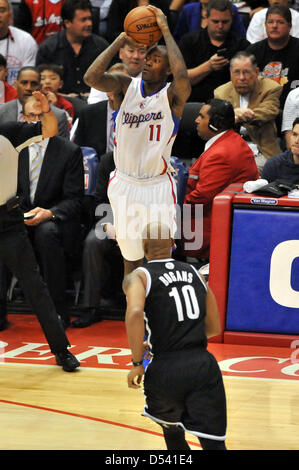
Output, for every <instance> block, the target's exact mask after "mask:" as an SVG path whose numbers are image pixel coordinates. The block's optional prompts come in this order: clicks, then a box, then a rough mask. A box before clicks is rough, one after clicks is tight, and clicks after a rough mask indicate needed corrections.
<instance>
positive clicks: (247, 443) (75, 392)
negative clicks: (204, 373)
mask: <svg viewBox="0 0 299 470" xmlns="http://www.w3.org/2000/svg"><path fill="white" fill-rule="evenodd" d="M9 322H10V327H9V328H8V329H7V330H5V331H3V332H0V416H1V426H0V449H1V450H165V444H164V440H163V437H162V433H161V431H160V427H159V426H158V425H157V424H155V423H153V422H152V421H151V420H149V419H148V418H144V417H142V416H141V413H142V410H143V405H144V398H143V392H142V389H139V390H138V391H135V390H132V389H129V388H128V387H127V383H126V375H127V371H128V370H129V369H130V365H129V364H130V360H131V354H130V350H129V348H128V343H127V338H126V332H125V326H124V322H122V321H114V320H104V321H103V322H100V323H97V324H95V325H92V326H90V327H88V328H84V329H72V328H70V329H68V330H67V334H68V337H69V340H70V342H71V345H72V347H71V351H72V352H73V353H74V354H75V355H76V356H77V357H78V359H79V360H80V361H81V367H80V369H79V370H78V371H76V372H74V373H66V372H63V371H62V369H61V368H60V367H58V366H56V365H55V359H54V357H53V355H52V354H51V352H50V351H49V347H48V345H47V343H46V341H45V339H44V337H43V334H42V332H41V330H40V327H39V324H38V322H37V321H36V319H35V317H33V316H32V315H30V314H29V315H24V314H15V315H14V314H10V315H9ZM209 350H210V351H211V352H212V353H213V354H214V355H215V356H216V358H217V360H218V362H219V364H220V367H221V370H222V373H223V377H224V382H225V387H226V394H227V406H228V428H227V441H226V442H227V447H228V449H234V450H298V449H299V441H298V435H299V393H298V391H299V387H298V384H299V382H298V381H299V354H296V351H297V350H296V349H294V348H291V345H290V348H271V347H258V346H240V345H227V344H216V343H211V344H210V345H209ZM187 440H188V442H189V443H190V447H191V448H192V449H194V450H195V449H198V450H200V449H201V448H200V446H199V443H198V441H197V439H196V438H195V437H194V436H192V435H190V434H188V435H187Z"/></svg>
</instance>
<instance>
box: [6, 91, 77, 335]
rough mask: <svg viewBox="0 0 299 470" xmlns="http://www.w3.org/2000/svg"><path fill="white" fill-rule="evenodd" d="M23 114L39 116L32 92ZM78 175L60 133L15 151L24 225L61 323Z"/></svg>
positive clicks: (71, 148)
mask: <svg viewBox="0 0 299 470" xmlns="http://www.w3.org/2000/svg"><path fill="white" fill-rule="evenodd" d="M23 114H24V120H25V121H27V122H34V121H39V120H40V119H41V118H42V116H41V115H39V114H37V113H36V111H35V100H34V98H33V97H30V98H28V100H27V101H26V103H25V106H24V110H23ZM36 167H38V168H36ZM83 175H84V173H83V157H82V152H81V149H80V147H78V146H77V145H75V144H74V143H72V142H70V141H68V140H66V139H63V138H62V137H59V136H54V137H51V138H50V139H44V140H43V141H42V142H41V143H40V146H39V147H37V146H36V144H32V145H30V146H29V147H28V148H25V149H24V150H22V151H21V152H20V156H19V169H18V191H17V193H18V196H19V197H20V204H21V208H22V210H23V211H24V212H25V213H27V212H28V213H29V214H30V215H32V216H33V218H32V219H28V220H26V221H25V225H26V226H27V229H28V235H29V238H30V240H31V242H32V245H33V248H34V249H35V252H36V256H37V259H38V262H39V265H40V267H41V271H42V274H43V277H44V280H45V282H46V284H47V286H48V289H49V292H50V295H51V297H52V299H53V301H54V304H55V307H56V310H57V312H58V314H59V315H60V317H61V318H62V321H63V323H64V326H65V327H67V326H69V324H70V317H69V313H68V307H67V302H66V298H65V291H66V263H65V257H66V254H69V255H72V254H73V253H74V252H75V251H76V240H78V233H80V215H81V204H82V198H83V195H84V176H83ZM2 296H3V292H2Z"/></svg>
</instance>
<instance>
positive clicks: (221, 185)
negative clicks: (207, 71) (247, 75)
mask: <svg viewBox="0 0 299 470" xmlns="http://www.w3.org/2000/svg"><path fill="white" fill-rule="evenodd" d="M195 122H196V124H197V132H198V135H199V136H200V137H201V138H202V139H204V140H205V141H206V145H205V150H204V152H203V153H202V154H201V156H200V157H199V158H198V159H197V160H196V162H195V163H194V164H193V165H192V166H191V167H190V169H189V178H188V183H187V189H186V196H185V204H191V205H192V211H191V230H192V232H194V229H195V210H194V209H195V205H196V204H202V205H203V243H202V246H201V248H199V249H195V250H192V249H187V244H186V242H187V240H185V243H184V252H185V255H187V256H192V257H195V258H198V259H201V260H208V259H209V249H210V232H211V213H212V204H213V199H214V197H215V196H216V195H217V194H219V193H220V192H221V191H223V190H224V189H225V188H226V187H227V186H228V185H230V184H232V183H245V182H246V181H249V180H257V179H258V178H259V173H258V169H257V166H256V163H255V159H254V155H253V152H252V150H251V149H250V147H249V146H248V145H247V143H246V142H245V140H243V139H242V137H241V136H240V135H239V134H237V133H236V132H235V131H234V130H233V128H234V123H235V114H234V109H233V106H232V105H231V103H229V102H228V101H225V100H219V99H212V100H210V101H208V103H207V104H205V105H203V106H202V108H201V110H200V113H199V116H198V117H197V119H196V120H195ZM198 235H199V234H198V233H197V234H195V237H196V236H198ZM183 236H184V229H183ZM190 242H192V240H191V241H190V240H188V243H190ZM190 244H191V243H190Z"/></svg>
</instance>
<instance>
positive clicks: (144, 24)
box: [124, 7, 162, 46]
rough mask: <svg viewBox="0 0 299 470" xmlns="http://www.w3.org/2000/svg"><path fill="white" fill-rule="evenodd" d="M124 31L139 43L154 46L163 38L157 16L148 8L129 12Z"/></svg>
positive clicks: (134, 9)
mask: <svg viewBox="0 0 299 470" xmlns="http://www.w3.org/2000/svg"><path fill="white" fill-rule="evenodd" d="M124 31H125V32H126V33H127V35H128V36H130V37H131V38H132V39H134V40H135V41H137V42H140V43H141V44H145V45H147V46H152V45H153V44H156V43H157V42H158V41H159V39H160V38H161V37H162V33H161V30H160V28H159V26H158V24H157V19H156V15H155V14H154V13H153V12H152V11H151V10H150V9H149V8H147V7H136V8H133V10H131V11H129V13H128V14H127V16H126V18H125V21H124Z"/></svg>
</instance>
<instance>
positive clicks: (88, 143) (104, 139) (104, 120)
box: [73, 63, 129, 156]
mask: <svg viewBox="0 0 299 470" xmlns="http://www.w3.org/2000/svg"><path fill="white" fill-rule="evenodd" d="M111 72H122V73H125V74H127V75H129V69H128V67H127V66H126V65H125V64H122V63H117V64H114V65H113V66H112V67H110V69H109V73H111ZM107 98H108V100H104V101H100V102H98V103H94V104H90V105H88V106H86V107H85V108H83V109H82V111H81V112H80V114H79V118H78V124H77V127H76V130H75V133H74V138H73V141H74V142H75V143H76V144H77V145H80V146H81V147H92V148H94V149H95V150H96V152H97V154H98V156H100V155H102V154H104V153H107V152H110V151H111V150H113V127H114V120H113V116H112V113H113V112H114V111H116V109H117V106H118V105H117V103H118V101H116V98H117V97H115V96H114V94H113V93H111V92H107ZM99 122H100V123H101V125H100V126H99Z"/></svg>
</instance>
